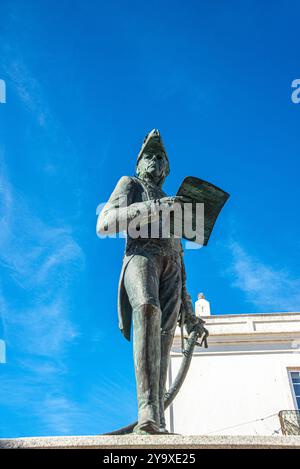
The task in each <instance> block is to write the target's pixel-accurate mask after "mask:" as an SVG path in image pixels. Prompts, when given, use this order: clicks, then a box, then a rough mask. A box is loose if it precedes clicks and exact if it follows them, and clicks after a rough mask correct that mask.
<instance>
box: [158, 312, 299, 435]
mask: <svg viewBox="0 0 300 469" xmlns="http://www.w3.org/2000/svg"><path fill="white" fill-rule="evenodd" d="M203 319H204V320H205V321H206V327H207V329H208V330H209V333H210V336H209V339H208V349H204V348H202V347H196V348H195V352H194V356H193V359H192V363H191V366H190V369H189V372H188V375H187V377H186V380H185V381H184V383H183V385H182V388H181V390H180V392H179V394H178V395H177V397H176V398H175V401H174V403H173V404H172V405H171V406H170V408H169V409H168V411H167V412H166V416H167V419H168V424H169V428H170V430H171V431H172V432H175V433H180V434H183V435H274V434H281V431H280V421H279V417H278V413H279V411H281V410H296V409H300V392H299V388H300V313H272V314H239V315H222V316H209V317H207V318H205V317H204V318H203ZM181 359H182V355H181V340H180V330H178V331H176V335H175V339H174V344H173V348H172V353H171V363H170V373H169V384H170V383H171V382H172V380H174V378H175V376H176V374H177V372H178V369H179V366H180V363H181ZM292 378H293V379H292Z"/></svg>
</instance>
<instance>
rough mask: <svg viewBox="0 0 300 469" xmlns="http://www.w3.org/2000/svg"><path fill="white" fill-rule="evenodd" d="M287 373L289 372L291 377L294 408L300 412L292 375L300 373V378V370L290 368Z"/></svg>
mask: <svg viewBox="0 0 300 469" xmlns="http://www.w3.org/2000/svg"><path fill="white" fill-rule="evenodd" d="M287 372H288V376H289V382H290V388H291V391H292V397H293V403H294V407H295V410H299V411H300V405H298V402H297V398H296V393H295V389H294V383H293V379H292V373H295V372H296V373H299V377H300V368H288V370H287Z"/></svg>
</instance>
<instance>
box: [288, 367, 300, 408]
mask: <svg viewBox="0 0 300 469" xmlns="http://www.w3.org/2000/svg"><path fill="white" fill-rule="evenodd" d="M290 377H291V383H292V387H293V391H294V398H295V404H296V407H297V409H298V410H300V371H290Z"/></svg>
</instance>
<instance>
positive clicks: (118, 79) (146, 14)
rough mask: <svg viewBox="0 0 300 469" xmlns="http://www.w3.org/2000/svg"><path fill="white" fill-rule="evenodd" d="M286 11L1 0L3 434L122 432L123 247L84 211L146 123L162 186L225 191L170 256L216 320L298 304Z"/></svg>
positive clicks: (126, 387) (129, 385) (293, 12)
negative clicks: (176, 257)
mask: <svg viewBox="0 0 300 469" xmlns="http://www.w3.org/2000/svg"><path fill="white" fill-rule="evenodd" d="M299 13H300V8H299V3H298V2H294V1H290V2H288V3H287V2H283V1H280V2H279V1H274V2H272V3H269V2H260V1H258V0H256V1H249V0H248V1H247V0H246V1H243V2H241V1H226V2H223V1H214V2H212V1H191V0H186V1H185V2H183V1H182V2H180V1H172V2H170V1H159V2H158V1H156V0H152V1H151V2H135V1H130V2H121V1H112V2H104V1H95V0H93V1H92V0H91V1H89V2H83V1H76V0H72V1H71V0H62V1H60V2H59V4H57V5H55V6H54V3H53V2H50V1H48V0H40V1H34V0H27V1H26V2H25V1H6V0H2V2H1V28H0V39H1V41H0V57H1V60H0V79H3V80H5V82H6V87H7V98H6V99H7V102H6V104H0V193H1V197H0V227H1V231H0V272H1V277H0V317H1V321H0V339H3V340H5V342H6V347H7V363H6V364H0V373H1V385H0V412H1V419H0V420H1V426H0V437H18V436H26V435H33V436H35V435H65V434H74V435H78V434H97V433H102V432H105V431H110V430H113V429H115V428H118V427H119V426H122V425H125V424H128V423H129V422H131V421H134V420H135V417H136V401H135V383H134V372H133V365H132V349H131V344H129V343H128V342H127V341H125V340H124V339H123V337H122V336H121V334H120V332H119V331H118V325H117V283H118V277H119V272H120V268H121V262H122V255H123V251H124V240H122V239H119V240H115V239H107V240H99V239H98V238H97V237H96V234H95V223H96V216H95V212H96V207H97V205H98V204H99V203H101V202H105V201H106V200H107V197H108V196H109V195H110V193H111V191H112V190H113V188H114V186H115V184H116V182H117V180H118V179H119V178H120V177H121V176H122V175H124V174H126V175H130V174H133V172H134V167H135V160H136V155H137V153H138V151H139V148H140V145H141V142H142V140H143V138H144V135H145V134H146V133H147V132H148V131H149V130H151V129H152V128H154V127H156V128H159V129H160V130H161V132H162V135H163V138H164V142H165V146H166V148H167V150H168V154H169V158H170V163H171V174H170V176H169V178H168V179H167V181H166V184H165V190H166V192H168V193H169V194H170V195H173V194H175V193H176V191H177V189H178V187H179V185H180V183H181V181H182V179H183V178H184V177H185V176H188V175H191V176H197V177H200V178H202V179H206V180H208V181H210V182H212V183H214V184H216V185H218V186H220V187H222V188H223V189H224V190H226V191H227V192H229V193H230V194H231V198H230V199H229V201H228V203H227V204H226V206H225V208H224V210H223V211H222V213H221V216H220V218H219V220H218V222H217V224H216V226H215V230H214V232H213V235H212V237H211V240H210V242H209V245H208V246H207V247H206V248H203V249H199V250H187V251H186V254H185V259H186V269H187V274H188V287H189V290H190V293H191V295H192V296H193V299H196V295H197V292H198V291H204V292H205V294H206V297H207V298H208V299H209V300H210V302H211V308H212V313H213V314H238V313H256V312H279V311H299V310H300V293H299V292H300V279H299V273H300V272H299V270H300V269H299V246H300V241H299V240H300V224H299V209H298V201H299V194H300V189H299V169H300V165H299V151H300V140H299V119H300V104H298V105H297V104H294V103H292V101H291V93H292V88H291V83H292V81H293V80H294V79H296V78H300V67H299V57H298V53H297V44H298V42H299Z"/></svg>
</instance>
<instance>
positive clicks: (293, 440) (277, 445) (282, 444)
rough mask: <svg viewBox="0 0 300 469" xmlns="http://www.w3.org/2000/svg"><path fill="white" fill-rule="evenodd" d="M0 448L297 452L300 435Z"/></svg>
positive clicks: (31, 442)
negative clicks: (246, 449)
mask: <svg viewBox="0 0 300 469" xmlns="http://www.w3.org/2000/svg"><path fill="white" fill-rule="evenodd" d="M0 448H2V449H10V448H20V449H21V448H36V449H51V448H52V449H63V448H66V449H106V450H107V449H111V450H113V449H126V448H127V449H139V448H140V449H144V448H146V449H148V448H149V449H150V448H152V449H155V448H157V449H162V448H163V449H164V448H166V449H211V448H219V449H239V448H241V449H244V448H250V449H251V448H253V449H258V448H259V449H261V448H266V449H286V448H288V449H292V448H294V449H300V436H257V435H255V436H250V435H249V436H244V435H243V436H236V435H234V436H231V435H224V436H223V435H219V436H215V435H214V436H204V435H203V436H201V435H195V436H186V435H185V436H183V435H151V436H144V435H124V436H116V435H103V436H102V435H100V436H58V437H33V438H31V437H29V438H28V437H26V438H12V439H0Z"/></svg>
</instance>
